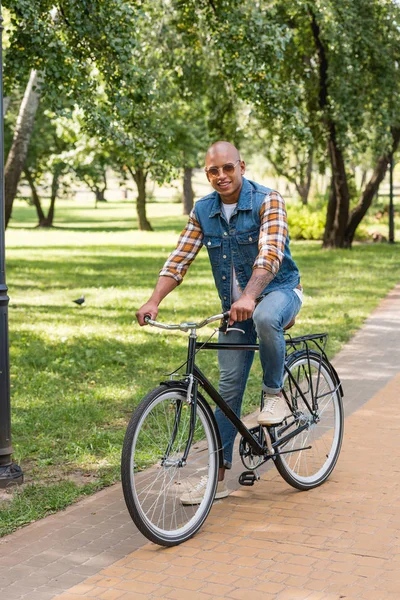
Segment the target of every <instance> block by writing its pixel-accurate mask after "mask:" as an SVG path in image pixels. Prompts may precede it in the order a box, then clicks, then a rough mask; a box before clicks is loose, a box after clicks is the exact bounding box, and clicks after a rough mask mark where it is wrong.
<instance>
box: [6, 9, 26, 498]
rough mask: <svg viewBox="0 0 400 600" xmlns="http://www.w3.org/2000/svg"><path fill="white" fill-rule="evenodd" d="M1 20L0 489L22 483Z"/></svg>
mask: <svg viewBox="0 0 400 600" xmlns="http://www.w3.org/2000/svg"><path fill="white" fill-rule="evenodd" d="M4 231H5V216H4V115H3V17H2V15H1V2H0V488H5V487H8V486H10V485H15V484H16V483H22V481H23V477H24V476H23V473H22V470H21V468H20V467H19V466H18V465H16V464H15V463H13V462H12V452H13V449H12V446H11V409H10V362H9V353H8V300H9V298H8V295H7V286H6V270H5V241H4Z"/></svg>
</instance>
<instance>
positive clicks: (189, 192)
mask: <svg viewBox="0 0 400 600" xmlns="http://www.w3.org/2000/svg"><path fill="white" fill-rule="evenodd" d="M192 176H193V169H192V168H190V167H185V168H184V170H183V194H182V204H183V214H184V215H189V214H190V211H191V210H192V208H193V201H194V193H193V188H192Z"/></svg>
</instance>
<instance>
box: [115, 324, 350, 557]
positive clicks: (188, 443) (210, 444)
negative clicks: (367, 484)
mask: <svg viewBox="0 0 400 600" xmlns="http://www.w3.org/2000/svg"><path fill="white" fill-rule="evenodd" d="M221 319H222V325H221V328H220V330H222V331H226V330H227V329H228V319H229V315H228V313H224V314H219V315H215V316H212V317H210V318H208V319H205V320H204V321H202V322H201V323H181V324H177V325H166V324H163V323H159V322H157V321H152V320H151V319H149V318H147V323H148V324H149V325H153V326H154V327H160V328H162V329H167V330H173V329H180V330H181V331H185V332H189V342H188V353H187V361H186V363H185V365H186V373H185V375H184V376H183V378H181V379H179V380H176V379H174V378H173V376H171V378H170V379H169V380H167V381H163V382H162V383H161V385H160V386H159V387H157V388H155V389H154V390H152V391H151V392H150V393H149V394H147V396H145V398H143V400H142V401H141V402H140V404H139V406H138V407H137V408H136V410H135V411H134V413H133V415H132V418H131V420H130V423H129V425H128V428H127V431H126V435H125V440H124V446H123V451H122V461H121V474H122V486H123V492H124V497H125V502H126V505H127V507H128V510H129V513H130V515H131V517H132V519H133V521H134V522H135V524H136V526H137V527H138V529H139V530H140V531H141V532H142V533H143V534H144V535H145V536H146V537H147V538H148V539H149V540H151V541H153V542H155V543H157V544H160V545H163V546H174V545H177V544H180V543H182V542H184V541H186V540H188V539H189V538H191V537H192V536H193V535H194V534H195V533H196V532H197V531H198V530H199V528H200V527H201V526H202V524H203V523H204V521H205V519H206V518H207V515H208V513H209V512H210V509H211V506H212V503H213V501H214V496H215V492H216V488H217V479H218V468H219V466H220V465H223V451H222V446H221V440H220V434H219V431H218V426H217V423H216V421H215V417H214V414H213V412H212V410H211V408H210V405H209V404H208V402H207V400H206V399H205V397H204V395H203V393H202V392H203V391H205V392H206V394H208V396H209V397H210V398H211V399H212V400H213V401H214V402H215V404H217V405H218V406H219V407H220V408H221V410H222V411H223V413H224V414H225V415H226V416H227V418H228V419H229V420H230V421H231V422H232V423H233V424H234V426H235V427H236V428H237V430H238V432H239V433H240V434H241V436H242V437H241V440H240V445H239V452H240V457H241V460H242V462H243V465H244V467H245V469H246V470H245V471H244V472H243V473H242V474H241V475H240V477H239V483H240V484H242V485H253V484H254V483H255V481H257V480H258V479H259V474H258V472H257V469H258V468H259V467H260V466H261V465H263V464H264V463H265V462H267V461H269V460H272V461H274V463H275V465H276V467H277V469H278V471H279V473H280V474H281V476H282V477H283V478H284V479H285V481H287V483H289V484H290V485H291V486H293V487H295V488H297V489H299V490H309V489H312V488H314V487H317V486H319V485H321V484H322V483H323V482H324V481H326V479H327V478H328V477H329V475H330V474H331V472H332V470H333V469H334V467H335V464H336V462H337V459H338V456H339V452H340V447H341V444H342V438H343V421H344V417H343V405H342V396H343V392H342V386H341V383H340V381H339V378H338V375H337V373H336V371H335V369H334V367H333V366H332V365H331V364H330V362H329V360H328V358H327V356H326V354H325V345H326V339H327V334H325V333H323V334H314V335H305V336H301V337H291V336H287V340H286V350H287V352H286V362H285V374H284V386H283V395H284V398H285V400H286V402H287V404H288V407H289V409H290V412H289V415H290V416H288V417H287V418H286V419H285V421H284V422H283V423H282V424H280V425H278V426H270V427H262V426H260V425H258V426H256V427H252V428H250V429H248V428H247V427H246V426H245V425H244V423H243V422H242V421H241V420H240V419H239V418H238V417H237V416H236V414H235V413H234V412H233V411H232V409H231V408H230V407H229V406H228V404H227V403H226V402H225V401H224V399H223V398H222V397H221V395H220V394H219V393H218V391H217V390H216V389H215V388H214V386H213V385H212V384H211V383H210V381H209V380H208V379H207V377H206V376H205V375H204V373H202V372H201V371H200V369H199V368H198V367H197V365H196V363H195V357H196V354H197V352H198V351H199V350H209V349H213V350H218V349H226V350H258V345H255V344H254V345H252V344H225V343H215V342H211V343H210V342H209V341H207V342H205V343H201V342H198V341H197V330H198V329H200V328H201V327H204V326H205V325H207V324H209V323H212V322H214V321H219V320H221ZM228 330H229V329H228ZM215 331H217V329H216V330H215ZM200 389H201V390H202V391H200ZM261 398H262V395H261ZM261 403H262V400H261ZM199 489H201V490H202V493H203V496H202V499H201V501H200V503H199V504H196V505H187V504H186V503H183V502H181V497H182V495H183V494H185V497H186V498H187V496H188V494H189V496H190V493H191V490H193V494H197V495H198V494H199Z"/></svg>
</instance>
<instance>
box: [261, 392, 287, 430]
mask: <svg viewBox="0 0 400 600" xmlns="http://www.w3.org/2000/svg"><path fill="white" fill-rule="evenodd" d="M288 416H289V409H288V405H287V404H286V400H285V398H283V396H270V395H268V394H264V408H263V409H262V411H261V412H260V414H259V415H258V417H257V422H258V424H259V425H278V424H279V423H282V421H284V419H285V418H286V417H288Z"/></svg>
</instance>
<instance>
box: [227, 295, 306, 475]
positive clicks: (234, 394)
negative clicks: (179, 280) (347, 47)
mask: <svg viewBox="0 0 400 600" xmlns="http://www.w3.org/2000/svg"><path fill="white" fill-rule="evenodd" d="M300 308H301V300H300V298H299V297H298V295H297V294H296V293H295V292H294V291H293V290H290V289H289V290H276V291H273V292H270V293H269V294H267V295H266V296H265V297H264V298H263V299H262V300H261V302H260V303H259V304H258V305H257V306H256V309H255V311H254V313H253V318H252V319H248V320H247V321H241V322H240V323H234V324H233V325H232V327H237V328H239V329H242V330H244V334H243V333H241V332H239V331H228V333H226V334H225V333H220V334H219V342H220V343H225V344H239V343H240V344H255V343H256V340H257V337H258V339H259V346H260V350H259V352H260V360H261V366H262V370H263V383H262V389H263V390H264V391H265V392H268V393H269V394H277V393H278V392H280V390H281V388H282V380H283V372H284V363H285V353H286V344H285V338H284V335H283V328H284V327H285V326H286V325H288V323H290V321H291V320H292V319H294V317H295V316H296V315H297V313H298V312H299V310H300ZM253 358H254V351H247V350H246V351H245V350H219V352H218V363H219V369H220V380H219V393H220V394H221V396H222V397H223V399H224V400H225V401H226V402H227V403H228V404H229V406H230V407H231V408H232V410H233V411H234V412H235V413H236V414H237V415H238V416H239V417H240V411H241V407H242V400H243V394H244V390H245V388H246V383H247V378H248V376H249V372H250V368H251V365H252V363H253ZM215 418H216V420H217V424H218V427H219V431H220V434H221V441H222V446H223V450H224V466H225V468H227V469H230V468H231V466H232V451H233V443H234V441H235V437H236V434H237V429H236V428H235V427H234V426H233V425H232V423H231V422H230V421H229V420H228V419H227V418H226V417H225V415H224V414H223V413H222V411H221V410H220V408H218V407H217V408H216V410H215Z"/></svg>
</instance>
